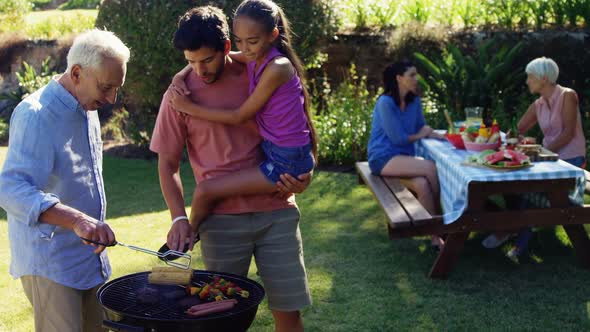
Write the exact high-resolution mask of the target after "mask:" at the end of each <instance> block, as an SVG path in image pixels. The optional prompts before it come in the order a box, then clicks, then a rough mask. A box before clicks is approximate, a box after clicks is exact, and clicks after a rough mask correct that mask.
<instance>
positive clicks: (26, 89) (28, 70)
mask: <svg viewBox="0 0 590 332" xmlns="http://www.w3.org/2000/svg"><path fill="white" fill-rule="evenodd" d="M50 61H51V58H50V57H47V58H46V59H45V60H43V63H42V64H41V71H40V72H39V73H37V70H35V68H34V67H33V66H31V65H29V64H28V63H26V62H23V69H21V70H20V71H19V72H17V73H16V77H17V78H18V82H19V83H18V89H16V90H15V91H11V92H8V93H5V94H2V95H0V99H2V100H9V101H10V103H9V104H11V106H12V107H10V106H9V107H7V108H6V109H5V110H4V112H3V113H5V114H0V115H1V117H4V118H5V119H9V118H10V115H11V114H12V110H13V109H14V107H15V106H16V105H17V104H18V103H20V101H21V100H23V99H25V98H26V97H27V96H28V95H29V94H31V93H33V92H35V91H37V90H39V89H40V88H41V87H43V86H45V85H46V84H47V83H49V81H50V80H51V77H52V76H54V75H56V74H57V73H56V72H55V71H52V70H51V69H50V67H49V62H50Z"/></svg>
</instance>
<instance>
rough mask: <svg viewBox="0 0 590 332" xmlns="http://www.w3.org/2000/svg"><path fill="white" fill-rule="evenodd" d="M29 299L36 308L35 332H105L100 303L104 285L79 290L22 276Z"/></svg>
mask: <svg viewBox="0 0 590 332" xmlns="http://www.w3.org/2000/svg"><path fill="white" fill-rule="evenodd" d="M20 281H21V283H22V285H23V289H24V291H25V295H26V296H27V298H28V299H29V302H31V305H33V312H34V315H35V331H37V332H54V331H55V332H63V331H83V332H95V331H96V332H98V331H105V329H103V328H102V320H103V319H104V318H103V317H104V313H103V310H102V307H101V306H100V304H99V303H98V300H97V299H96V291H97V290H98V288H99V287H100V285H98V286H96V287H94V288H91V289H88V290H78V289H74V288H70V287H67V286H64V285H61V284H58V283H56V282H54V281H51V280H49V279H47V278H43V277H40V276H33V275H27V276H22V277H21V278H20Z"/></svg>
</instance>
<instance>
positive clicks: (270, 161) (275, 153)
mask: <svg viewBox="0 0 590 332" xmlns="http://www.w3.org/2000/svg"><path fill="white" fill-rule="evenodd" d="M261 146H262V151H264V155H265V156H266V160H265V161H263V162H262V163H260V165H259V166H258V167H259V168H260V171H261V172H262V174H264V176H266V178H267V179H268V180H269V181H271V182H272V183H277V182H278V181H280V175H281V174H285V173H289V174H290V175H292V176H294V177H297V176H299V175H301V174H305V173H309V172H310V171H311V170H312V169H313V167H314V165H315V161H314V159H313V154H312V152H311V144H307V145H304V146H295V147H284V146H278V145H276V144H274V143H272V142H270V141H267V140H264V141H263V142H262V144H261Z"/></svg>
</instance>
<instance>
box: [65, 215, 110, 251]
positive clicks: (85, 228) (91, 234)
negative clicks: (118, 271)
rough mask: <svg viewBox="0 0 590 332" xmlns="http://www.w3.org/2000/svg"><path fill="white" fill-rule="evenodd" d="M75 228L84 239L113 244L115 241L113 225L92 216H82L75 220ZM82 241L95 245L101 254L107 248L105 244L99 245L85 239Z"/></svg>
mask: <svg viewBox="0 0 590 332" xmlns="http://www.w3.org/2000/svg"><path fill="white" fill-rule="evenodd" d="M73 230H74V232H75V233H76V235H78V236H79V237H81V238H83V239H88V240H91V241H94V242H98V243H104V244H112V243H114V242H115V233H113V230H112V229H111V227H109V225H107V224H105V223H101V222H99V221H98V220H95V219H92V218H90V217H82V218H79V219H77V220H76V221H75V222H74V227H73ZM82 242H84V244H87V245H91V246H95V247H96V250H94V253H95V254H99V253H101V252H102V251H103V250H104V249H105V246H102V245H97V244H95V243H90V242H88V241H84V240H83V241H82Z"/></svg>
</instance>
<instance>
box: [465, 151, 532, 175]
mask: <svg viewBox="0 0 590 332" xmlns="http://www.w3.org/2000/svg"><path fill="white" fill-rule="evenodd" d="M467 164H468V165H473V166H484V167H488V168H492V169H498V170H518V169H523V168H527V167H531V166H533V164H532V163H531V160H530V158H529V157H528V156H527V155H525V154H524V153H522V152H519V151H514V150H500V151H494V150H486V151H483V152H481V153H480V154H478V155H473V156H470V157H469V158H468V160H467Z"/></svg>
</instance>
